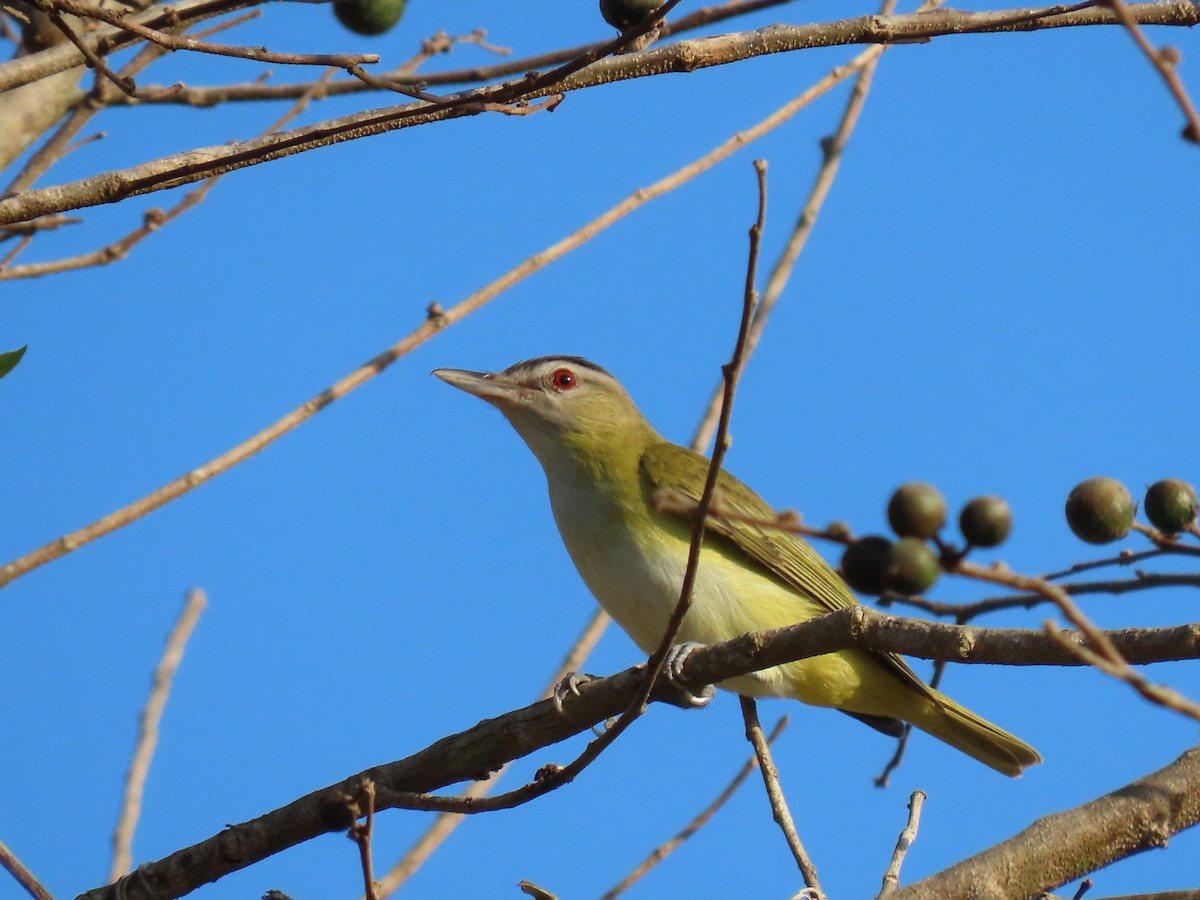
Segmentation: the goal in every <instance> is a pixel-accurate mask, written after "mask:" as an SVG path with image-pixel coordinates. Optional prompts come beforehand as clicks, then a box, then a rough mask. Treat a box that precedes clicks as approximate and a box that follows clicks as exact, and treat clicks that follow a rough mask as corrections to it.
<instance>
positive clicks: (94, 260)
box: [0, 48, 335, 586]
mask: <svg viewBox="0 0 1200 900" xmlns="http://www.w3.org/2000/svg"><path fill="white" fill-rule="evenodd" d="M148 49H150V48H143V53H142V54H138V56H137V57H135V58H134V59H133V60H132V61H131V62H130V64H129V65H128V66H126V68H125V71H128V70H129V69H130V68H132V67H133V66H134V65H135V64H137V63H138V62H139V60H140V58H141V57H142V55H143V54H146V55H147V56H150V57H151V58H153V56H154V55H156V54H152V53H151V54H147V53H146V51H147V50H148ZM148 61H149V60H147V62H148ZM334 71H335V70H334V69H329V70H328V71H326V73H325V76H324V77H326V78H328V77H329V76H331V75H332V74H333V72H334ZM322 83H323V82H322V81H321V80H318V81H317V82H316V83H315V85H314V87H313V88H312V90H311V91H310V92H309V94H307V95H305V96H303V97H301V98H300V99H299V100H297V101H296V102H295V103H293V104H292V107H291V109H289V110H288V111H287V112H286V113H284V114H283V115H282V116H280V117H279V118H278V119H276V120H275V122H273V123H272V124H271V125H268V126H267V128H266V129H265V131H264V132H263V133H264V134H270V133H271V132H274V131H278V130H279V129H280V128H282V127H283V126H284V125H286V124H287V123H288V122H290V121H292V120H293V119H295V118H296V117H297V116H299V115H300V114H301V113H302V112H304V110H305V108H306V107H307V106H308V103H309V101H310V100H311V99H312V97H313V96H314V95H315V94H316V93H317V92H318V91H319V90H320V89H321V84H322ZM88 115H90V113H84V112H82V111H77V115H76V116H72V118H71V119H70V120H68V121H67V122H65V123H64V125H63V128H62V129H60V131H59V133H58V134H56V135H55V136H54V137H53V138H52V139H51V141H50V142H48V144H47V146H49V145H50V144H53V143H55V142H56V141H58V140H59V139H60V138H61V137H62V136H63V135H64V134H66V133H73V132H72V131H71V129H72V128H76V127H81V126H82V123H83V122H84V121H86V120H87V117H88ZM76 120H78V121H76ZM43 149H44V148H43ZM31 163H32V160H31ZM27 168H28V167H27ZM22 175H24V173H22ZM220 180H221V176H220V175H214V176H213V177H212V178H209V179H208V180H207V181H205V182H204V183H203V184H201V185H200V187H198V188H196V189H195V190H191V191H188V192H187V193H186V194H184V195H183V198H182V199H181V200H180V201H179V202H178V203H176V204H175V205H174V206H172V207H171V208H170V209H168V210H166V211H164V210H161V209H157V208H152V209H148V210H146V212H145V213H143V214H142V224H141V225H140V226H139V227H138V228H135V229H134V230H133V231H131V232H129V234H127V235H125V236H124V237H122V238H120V239H119V240H116V241H113V242H112V243H111V244H108V245H107V246H104V247H100V248H99V249H96V250H92V251H91V252H89V253H84V254H81V255H79V256H72V257H68V258H66V259H56V260H50V261H48V262H41V263H29V264H27V265H23V266H10V265H9V259H8V258H5V259H4V260H0V281H7V280H16V279H18V278H37V277H41V276H43V275H50V274H55V273H58V272H68V271H72V270H75V269H84V268H89V267H92V266H102V265H107V264H108V263H111V262H114V261H115V260H119V259H124V258H125V257H126V256H127V255H128V253H129V251H130V250H131V249H133V247H134V246H136V245H137V244H139V243H140V242H141V241H142V240H144V239H145V238H147V237H149V236H150V235H151V234H153V233H154V232H155V231H157V230H158V229H160V228H161V227H162V226H163V225H166V224H167V223H168V222H171V221H172V220H174V219H176V218H178V217H179V216H181V215H183V214H184V213H185V212H187V211H188V210H190V209H191V208H192V207H194V206H196V205H198V204H199V203H201V202H203V201H204V199H205V198H206V197H208V194H209V191H211V190H212V189H213V188H214V187H216V184H217V182H218V181H220ZM36 221H44V220H43V219H38V220H36ZM0 586H3V581H0Z"/></svg>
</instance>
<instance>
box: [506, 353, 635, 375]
mask: <svg viewBox="0 0 1200 900" xmlns="http://www.w3.org/2000/svg"><path fill="white" fill-rule="evenodd" d="M548 363H566V364H568V365H572V366H576V367H578V368H581V369H591V370H592V371H593V372H599V373H600V374H601V375H605V376H607V377H609V378H612V375H610V374H609V373H608V372H606V371H605V370H604V369H602V368H601V367H600V366H598V365H596V364H595V363H594V362H592V361H591V360H590V359H584V358H583V357H582V356H538V357H536V358H534V359H523V360H521V361H520V362H519V363H515V364H513V365H511V366H509V367H508V369H507V370H506V371H505V374H507V375H521V374H527V373H529V372H533V371H534V370H536V369H541V368H543V367H544V366H546V365H547V364H548Z"/></svg>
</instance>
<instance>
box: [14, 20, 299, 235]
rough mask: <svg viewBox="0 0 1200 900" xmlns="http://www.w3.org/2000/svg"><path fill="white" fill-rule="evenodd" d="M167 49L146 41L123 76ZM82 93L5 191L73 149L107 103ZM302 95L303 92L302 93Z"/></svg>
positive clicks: (228, 24)
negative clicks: (73, 145) (76, 140)
mask: <svg viewBox="0 0 1200 900" xmlns="http://www.w3.org/2000/svg"><path fill="white" fill-rule="evenodd" d="M258 15H259V11H258V10H252V11H251V12H248V13H245V14H244V15H241V16H236V17H234V18H233V19H230V20H228V21H225V22H220V23H218V24H217V25H214V26H212V27H210V28H206V29H204V30H202V31H198V32H196V37H201V38H202V37H207V36H208V35H211V34H216V33H217V32H219V31H224V30H225V29H228V28H233V27H235V26H237V25H240V24H243V23H244V22H246V21H248V20H250V19H254V18H257V17H258ZM165 52H166V51H165V50H163V48H161V47H158V46H155V45H153V44H147V45H146V46H144V47H142V49H141V50H139V51H138V52H137V53H136V54H134V57H133V59H131V60H129V62H128V63H126V64H125V65H124V66H123V67H122V68H121V70H120V73H119V74H120V76H121V77H122V78H126V79H130V80H132V79H133V77H134V76H135V75H137V74H138V73H139V72H141V71H142V70H144V69H145V68H146V67H147V66H148V65H150V63H152V62H154V61H155V60H156V59H159V58H160V57H161V56H162V55H163V54H164V53H165ZM154 90H155V88H147V91H150V92H153V91H154ZM4 96H8V95H4ZM83 96H84V94H83V91H81V90H78V89H76V94H75V96H74V98H73V100H72V103H71V104H70V105H72V106H73V107H74V108H73V109H72V110H71V114H70V115H69V116H67V118H66V119H65V120H64V121H63V122H62V124H61V125H59V127H58V129H57V130H56V131H55V132H54V134H53V135H51V136H50V138H49V139H48V140H47V141H46V142H45V143H43V144H42V146H40V147H39V148H38V149H37V150H36V151H35V152H34V153H33V154H32V155H31V156H30V157H29V159H28V161H27V162H26V163H25V165H24V166H23V167H22V168H21V171H20V172H19V173H18V174H17V176H16V177H15V178H14V179H13V180H12V181H11V182H10V183H9V184H8V187H6V188H5V189H4V192H3V193H6V194H10V193H16V192H18V191H23V190H26V189H27V188H29V187H30V186H31V185H32V184H33V183H34V182H35V181H37V179H38V178H40V177H41V176H42V175H44V174H45V173H46V172H47V171H48V170H49V169H50V167H51V166H52V165H54V163H56V162H57V161H58V160H60V159H62V157H63V156H65V155H66V153H67V152H68V151H69V149H70V145H71V141H72V140H73V139H74V137H75V135H77V134H78V133H79V132H80V131H81V130H83V126H84V125H86V124H87V123H88V122H89V121H91V119H92V117H93V116H95V115H96V113H98V112H99V111H100V110H101V109H103V108H104V107H105V104H103V103H101V102H100V98H99V97H98V96H96V94H95V92H93V95H92V97H91V98H89V100H90V102H88V103H79V102H78V101H79V100H81V99H82V98H83ZM300 96H303V94H301V95H300ZM55 121H58V118H57V117H55ZM47 127H49V126H47ZM39 221H40V220H39Z"/></svg>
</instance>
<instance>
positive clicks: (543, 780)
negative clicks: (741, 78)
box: [380, 0, 766, 813]
mask: <svg viewBox="0 0 1200 900" xmlns="http://www.w3.org/2000/svg"><path fill="white" fill-rule="evenodd" d="M676 2H678V0H668V2H667V3H665V4H664V5H663V6H662V7H661V8H660V9H659V11H658V13H657V14H656V15H658V16H662V15H664V14H665V13H667V12H669V11H670V9H671V8H672V7H673V6H674V5H675V3H676ZM653 21H654V18H653V17H651V18H649V19H646V20H645V21H644V22H642V23H641V24H640V25H639V26H637V27H636V28H633V29H630V30H629V31H626V32H625V33H624V35H622V40H623V41H633V40H635V39H636V38H637V37H638V36H639V35H640V34H643V33H645V30H648V28H650V27H653V25H652V23H653ZM754 168H755V170H756V172H757V174H758V196H759V200H758V217H757V219H756V221H755V224H754V225H753V226H751V228H750V260H749V264H748V266H747V274H746V289H745V292H744V297H743V303H742V315H741V321H740V324H739V327H738V336H737V340H736V341H735V342H734V348H733V355H732V359H731V360H730V362H729V363H727V364H726V365H724V366H722V367H721V371H722V374H723V375H724V376H725V382H726V385H725V404H724V409H723V410H722V415H721V419H720V421H719V423H718V425H717V438H716V445H717V446H716V449H715V451H714V452H713V456H712V459H711V460H710V462H709V467H708V476H707V478H706V479H705V484H704V490H703V491H702V492H701V494H700V501H699V503H698V504H697V507H696V513H695V515H694V517H693V525H692V534H691V543H690V547H689V548H688V556H687V564H686V566H685V567H684V571H683V584H682V586H681V587H680V590H679V601H678V603H677V604H676V606H675V609H674V611H673V612H672V614H671V617H670V618H669V619H668V620H667V627H666V629H665V631H664V632H663V635H662V638H661V639H660V640H659V645H658V647H657V649H655V651H654V652H653V653H652V654H650V658H649V660H648V661H647V662H646V673H645V677H644V678H643V681H642V684H641V687H640V688H639V690H638V693H637V695H636V696H635V697H634V699H633V700H632V701H631V702H630V703H629V705H628V706H627V707H626V708H625V709H624V710H622V711H621V715H620V716H619V717H617V720H616V721H615V722H613V723H612V724H610V725H608V726H607V727H606V728H605V730H604V732H603V733H602V734H600V735H599V737H597V738H596V740H594V741H592V742H591V743H589V744H588V745H587V746H586V747H585V748H584V749H583V752H581V753H580V754H579V755H578V756H576V757H575V759H573V760H571V762H569V763H568V764H567V765H565V766H560V765H558V764H557V763H554V764H550V765H547V766H543V767H542V768H541V769H539V770H538V772H537V774H536V775H535V776H534V780H533V781H531V782H528V783H526V784H524V785H522V786H521V787H519V788H517V789H516V790H512V791H508V792H506V793H504V794H499V795H496V796H494V797H486V798H480V799H472V800H471V802H470V804H469V805H468V806H464V804H463V801H462V800H461V798H458V797H451V798H443V797H436V796H430V795H417V794H414V793H412V792H398V791H397V792H391V791H381V792H380V797H381V798H383V799H384V800H385V801H386V803H387V804H388V805H389V806H400V807H405V808H410V809H431V810H439V811H459V812H472V813H478V812H491V811H493V810H500V809H512V808H513V807H515V806H520V805H522V804H525V803H529V802H530V801H532V800H535V799H537V798H538V797H542V796H544V795H545V794H547V793H549V792H551V791H554V790H557V789H558V788H560V787H563V786H564V785H567V784H570V783H571V782H572V781H573V780H575V778H577V777H578V776H579V774H580V773H581V772H583V770H584V769H586V768H587V767H588V766H590V765H591V764H592V763H593V762H595V761H596V760H597V759H598V758H599V757H600V755H601V754H602V753H603V752H604V751H605V750H607V749H608V748H609V747H610V746H612V744H613V743H614V742H615V741H616V740H617V738H618V737H620V736H621V735H622V734H623V733H624V732H625V731H626V730H627V729H628V728H629V727H630V726H631V725H633V723H634V722H635V721H637V719H638V718H640V717H641V716H642V714H643V713H645V711H646V706H647V704H648V703H649V701H650V698H651V697H652V696H653V695H654V694H655V687H656V685H657V683H658V680H659V675H660V674H661V673H662V671H663V669H664V667H665V665H666V661H667V659H668V657H669V655H670V651H671V647H672V645H673V644H674V641H675V636H676V635H677V634H678V633H679V626H680V624H681V623H682V622H683V617H684V616H685V615H686V614H687V611H688V608H689V606H690V605H691V601H692V589H693V586H694V585H695V580H696V573H697V571H699V567H700V547H701V545H702V544H703V541H704V529H705V521H706V518H707V512H708V506H709V504H710V503H711V502H712V499H713V492H714V491H715V490H716V484H717V475H718V473H719V472H720V471H721V458H722V456H723V455H724V452H723V451H724V449H725V448H726V447H727V446H728V440H727V434H728V428H729V416H730V413H731V406H732V403H733V393H734V390H735V388H736V385H737V379H738V375H739V374H740V372H741V367H742V363H743V361H744V349H745V339H746V330H747V328H748V327H749V322H750V315H751V313H752V312H753V308H754V301H755V291H754V277H755V272H756V263H757V260H758V245H759V238H760V236H761V234H762V226H763V218H764V216H765V215H766V164H765V163H763V162H762V161H760V160H756V161H755V163H754ZM672 688H673V692H674V693H675V694H676V695H677V694H678V693H679V689H678V688H677V687H675V686H674V685H672ZM555 707H556V708H557V709H558V710H559V711H560V712H561V711H562V709H563V706H562V704H561V703H559V702H558V701H557V698H556V701H555Z"/></svg>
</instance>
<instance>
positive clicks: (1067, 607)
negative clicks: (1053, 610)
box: [953, 561, 1200, 722]
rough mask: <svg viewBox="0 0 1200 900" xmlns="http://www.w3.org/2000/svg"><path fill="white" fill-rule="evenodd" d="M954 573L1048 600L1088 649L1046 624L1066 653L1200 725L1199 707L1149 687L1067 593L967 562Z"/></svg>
mask: <svg viewBox="0 0 1200 900" xmlns="http://www.w3.org/2000/svg"><path fill="white" fill-rule="evenodd" d="M953 571H955V572H957V573H959V574H961V575H966V576H967V577H969V578H977V579H979V580H981V581H990V582H992V583H994V584H1006V585H1009V586H1010V587H1015V588H1018V589H1020V590H1026V591H1034V592H1035V593H1039V594H1042V595H1043V596H1044V597H1047V598H1049V599H1050V600H1051V601H1053V602H1054V603H1055V604H1056V605H1057V606H1058V608H1059V609H1060V610H1061V611H1062V614H1063V615H1064V616H1065V617H1066V618H1067V621H1069V622H1070V623H1071V624H1072V625H1074V626H1075V627H1076V628H1078V629H1079V631H1080V632H1082V633H1083V635H1084V636H1085V637H1086V638H1087V641H1088V644H1089V645H1090V646H1084V645H1080V644H1075V643H1073V642H1071V641H1068V640H1067V639H1066V638H1065V637H1063V635H1062V634H1061V631H1060V629H1059V628H1058V626H1056V625H1055V624H1054V623H1053V622H1050V621H1047V622H1046V623H1044V625H1043V628H1044V630H1045V632H1046V635H1047V637H1049V638H1051V639H1052V640H1054V641H1056V642H1058V643H1059V644H1060V645H1062V646H1063V647H1064V649H1068V650H1069V651H1070V652H1071V653H1073V654H1074V655H1075V656H1077V657H1079V659H1081V660H1083V661H1085V662H1087V663H1089V664H1090V665H1092V666H1094V667H1096V668H1098V669H1099V670H1100V671H1102V672H1104V673H1106V674H1108V675H1111V676H1113V677H1114V678H1118V679H1120V680H1121V681H1124V682H1125V683H1126V684H1128V685H1129V686H1130V687H1132V688H1133V689H1134V690H1135V691H1137V692H1138V693H1139V694H1141V695H1142V696H1143V697H1145V698H1146V699H1147V700H1149V701H1150V702H1152V703H1155V704H1158V705H1159V706H1163V707H1165V708H1167V709H1171V710H1174V711H1175V712H1179V713H1182V714H1183V715H1185V716H1189V717H1191V718H1193V719H1195V720H1196V721H1198V722H1200V704H1198V703H1196V702H1194V701H1192V700H1189V699H1188V698H1187V697H1185V696H1183V695H1182V694H1180V693H1179V692H1177V691H1175V690H1173V689H1172V688H1169V687H1166V686H1164V685H1158V684H1153V683H1151V682H1150V681H1148V680H1147V679H1146V678H1145V677H1144V676H1143V675H1142V674H1141V673H1140V672H1138V671H1137V670H1136V669H1134V668H1133V667H1132V666H1130V665H1129V662H1128V661H1127V660H1126V659H1125V657H1124V656H1122V655H1121V652H1120V651H1119V650H1118V649H1117V648H1116V646H1115V645H1114V644H1113V642H1112V641H1111V640H1110V639H1109V637H1108V635H1107V634H1105V633H1104V632H1103V631H1101V630H1100V629H1099V628H1097V627H1096V625H1095V624H1094V623H1093V622H1092V620H1091V619H1089V618H1088V617H1087V616H1086V615H1084V613H1083V610H1081V609H1080V608H1079V607H1078V606H1077V605H1076V604H1075V602H1074V601H1073V600H1072V599H1071V598H1070V597H1069V596H1067V592H1066V591H1064V590H1063V589H1062V587H1061V586H1060V585H1057V584H1052V583H1051V582H1049V581H1046V580H1044V579H1041V578H1034V577H1031V576H1028V575H1020V574H1018V573H1016V572H1012V571H1009V570H1007V569H999V568H996V567H991V568H985V567H983V566H979V565H975V564H974V563H969V562H966V561H960V562H959V563H958V564H957V565H956V566H955V567H954V569H953Z"/></svg>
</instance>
